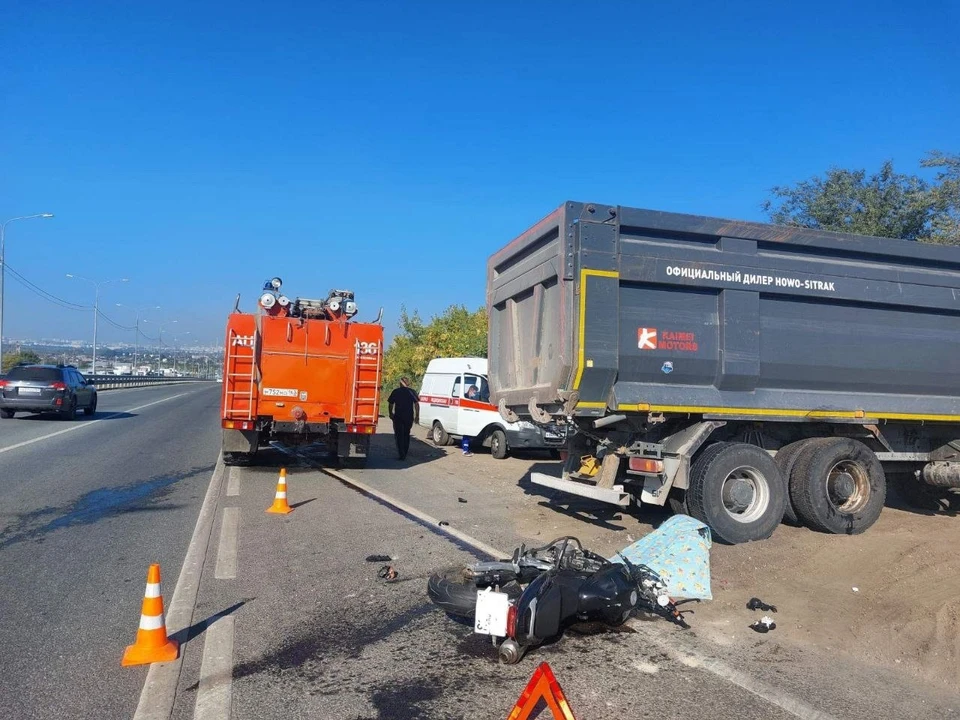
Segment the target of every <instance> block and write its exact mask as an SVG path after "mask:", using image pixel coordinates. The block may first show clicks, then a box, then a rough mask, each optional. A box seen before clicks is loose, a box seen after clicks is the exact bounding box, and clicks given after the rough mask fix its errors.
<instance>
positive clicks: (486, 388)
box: [480, 377, 490, 403]
mask: <svg viewBox="0 0 960 720" xmlns="http://www.w3.org/2000/svg"><path fill="white" fill-rule="evenodd" d="M480 401H481V402H485V403H488V402H490V383H488V382H487V379H486V378H485V377H481V378H480Z"/></svg>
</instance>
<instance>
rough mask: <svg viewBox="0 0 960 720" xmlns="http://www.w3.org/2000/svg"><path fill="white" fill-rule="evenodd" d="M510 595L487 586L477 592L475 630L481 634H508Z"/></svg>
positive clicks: (501, 635) (500, 635)
mask: <svg viewBox="0 0 960 720" xmlns="http://www.w3.org/2000/svg"><path fill="white" fill-rule="evenodd" d="M509 610H510V596H508V595H507V594H506V593H500V592H494V591H493V590H492V589H491V588H486V589H485V590H481V591H479V592H478V593H477V611H476V615H475V616H474V624H473V630H474V632H478V633H480V634H481V635H494V636H496V637H506V636H507V613H508V612H509Z"/></svg>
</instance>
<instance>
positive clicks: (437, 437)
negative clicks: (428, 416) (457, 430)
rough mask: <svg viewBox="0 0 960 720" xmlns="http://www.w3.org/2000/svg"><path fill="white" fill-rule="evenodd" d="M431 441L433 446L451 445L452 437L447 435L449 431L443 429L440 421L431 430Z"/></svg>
mask: <svg viewBox="0 0 960 720" xmlns="http://www.w3.org/2000/svg"><path fill="white" fill-rule="evenodd" d="M430 439H431V440H433V444H434V445H436V446H437V447H443V446H444V445H449V444H450V436H449V435H447V431H446V430H444V429H443V425H441V424H440V421H439V420H437V421H435V422H434V423H433V427H432V428H431V429H430Z"/></svg>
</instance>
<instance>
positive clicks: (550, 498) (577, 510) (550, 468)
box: [517, 462, 672, 531]
mask: <svg viewBox="0 0 960 720" xmlns="http://www.w3.org/2000/svg"><path fill="white" fill-rule="evenodd" d="M562 468H563V464H562V463H560V462H549V463H547V462H540V463H534V464H533V465H531V466H530V469H529V470H528V471H527V472H526V473H524V474H523V477H521V478H520V479H519V480H518V481H517V485H518V486H519V487H520V488H521V489H522V490H523V492H524V494H525V495H532V496H540V497H543V498H544V500H542V501H541V502H540V503H538V504H539V505H540V507H543V508H547V509H549V510H553V511H554V512H556V513H559V514H561V515H566V516H567V517H572V518H575V519H577V520H581V521H583V522H586V523H590V524H591V525H595V526H597V527H600V528H603V529H604V530H614V531H621V530H624V529H625V527H624V526H623V525H619V524H617V521H619V520H622V519H623V516H624V515H629V516H631V517H634V518H636V519H637V520H638V521H640V522H642V523H646V524H649V525H650V526H651V528H654V529H655V528H657V527H659V526H660V524H661V523H663V522H664V521H665V520H666V519H667V518H669V517H670V515H671V514H672V513H671V512H670V510H669V509H668V508H662V507H659V506H657V505H641V506H637V505H631V506H628V507H619V506H617V505H610V504H608V503H604V502H600V501H599V500H591V499H590V498H584V497H580V496H578V495H571V494H569V493H565V492H562V491H560V490H554V489H553V488H548V487H544V486H543V485H535V484H534V483H533V482H532V481H531V480H530V475H531V473H535V472H539V473H543V474H545V475H555V476H556V477H560V473H561V470H562Z"/></svg>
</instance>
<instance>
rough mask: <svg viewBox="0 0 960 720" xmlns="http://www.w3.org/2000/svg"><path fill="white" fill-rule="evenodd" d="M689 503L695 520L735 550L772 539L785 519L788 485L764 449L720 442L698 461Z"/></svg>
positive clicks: (691, 479) (695, 466) (704, 452)
mask: <svg viewBox="0 0 960 720" xmlns="http://www.w3.org/2000/svg"><path fill="white" fill-rule="evenodd" d="M686 501H687V507H688V509H689V511H690V515H692V516H693V517H695V518H697V519H698V520H700V521H701V522H703V523H705V524H707V525H709V526H710V529H711V530H712V531H713V535H714V536H715V537H717V538H718V539H720V540H722V541H724V542H727V543H730V544H732V545H735V544H738V543H744V542H751V541H754V540H763V539H765V538H768V537H770V536H771V535H772V534H773V531H774V530H776V529H777V526H778V525H779V524H780V521H781V520H782V519H783V511H784V507H785V505H786V502H787V484H786V481H785V480H784V479H783V476H782V475H781V474H780V470H779V468H777V464H776V463H775V462H774V461H773V458H772V457H770V455H769V454H767V453H766V452H765V451H764V450H762V449H761V448H758V447H757V446H755V445H747V444H746V443H716V444H714V445H711V446H710V447H708V448H707V449H706V450H704V451H703V452H702V453H701V454H700V456H699V457H698V458H697V459H696V460H695V461H694V463H693V469H692V470H691V473H690V487H689V488H687V492H686Z"/></svg>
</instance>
